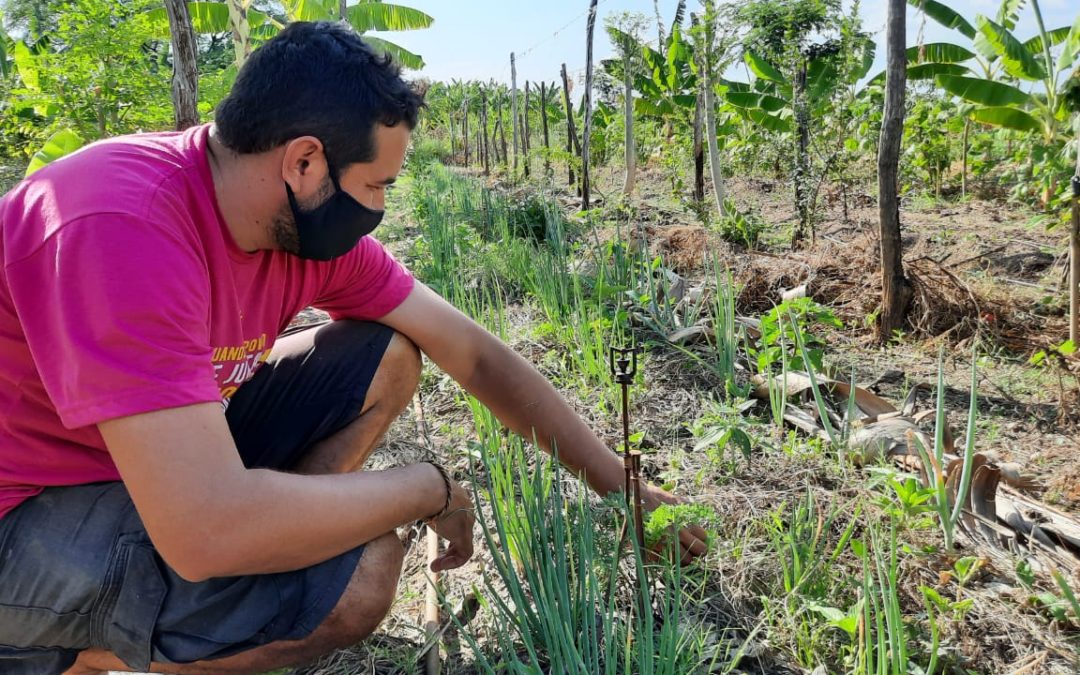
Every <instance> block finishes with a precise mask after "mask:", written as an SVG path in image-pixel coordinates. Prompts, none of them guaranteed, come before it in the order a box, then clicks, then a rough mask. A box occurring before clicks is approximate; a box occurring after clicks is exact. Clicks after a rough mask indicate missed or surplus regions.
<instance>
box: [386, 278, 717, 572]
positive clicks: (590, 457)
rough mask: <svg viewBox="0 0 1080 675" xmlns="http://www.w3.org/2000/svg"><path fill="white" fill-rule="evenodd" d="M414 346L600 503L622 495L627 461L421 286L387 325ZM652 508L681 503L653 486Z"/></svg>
mask: <svg viewBox="0 0 1080 675" xmlns="http://www.w3.org/2000/svg"><path fill="white" fill-rule="evenodd" d="M381 321H382V322H383V323H385V324H387V325H388V326H390V327H392V328H394V329H395V330H397V331H398V332H399V333H402V334H403V335H405V336H406V337H408V338H410V339H411V340H412V341H413V342H415V343H416V345H417V346H418V347H420V349H421V350H422V351H423V352H424V353H425V354H427V355H428V357H429V358H431V360H432V361H434V362H435V364H436V365H438V366H439V367H440V368H442V369H443V370H444V371H446V373H448V374H449V375H450V376H451V377H453V378H454V379H455V380H457V381H458V382H459V383H460V384H461V385H462V386H463V387H464V388H465V389H466V390H467V391H468V392H469V393H471V394H472V395H474V396H476V398H477V399H479V400H480V402H481V403H483V404H484V405H486V406H487V407H488V408H490V409H491V411H492V412H493V413H495V415H496V417H498V418H499V420H500V421H502V423H503V424H505V425H506V426H507V427H509V428H510V429H511V430H513V431H514V432H516V433H518V434H520V435H522V436H524V437H525V438H527V439H530V440H531V439H533V437H534V435H535V438H536V439H537V441H538V442H539V443H540V445H541V446H542V447H543V448H544V449H545V450H547V451H548V452H550V451H551V449H552V446H553V444H554V445H555V446H556V447H557V448H558V451H559V459H560V461H561V462H562V463H563V464H564V465H566V466H567V467H569V468H570V469H571V470H573V471H574V472H575V473H577V474H578V475H579V476H580V477H582V478H584V479H585V480H586V481H587V482H588V484H589V485H590V486H591V487H592V488H593V490H595V491H596V492H597V493H599V494H601V495H606V494H609V493H611V492H615V491H617V490H619V489H621V488H622V487H623V485H624V477H625V473H624V470H623V465H622V461H621V460H620V459H619V458H618V457H617V456H616V455H615V453H613V452H612V451H611V450H609V449H608V448H607V447H606V446H605V445H604V443H603V442H602V441H601V440H600V439H599V438H597V436H596V434H595V433H594V432H593V431H592V429H590V428H589V427H588V425H586V424H585V422H584V421H583V420H582V419H581V417H579V416H578V415H577V414H576V413H575V412H574V411H573V409H571V408H570V406H569V405H568V404H567V403H566V401H565V400H564V399H563V397H562V396H561V395H560V394H559V392H558V391H556V390H555V388H554V387H553V386H552V385H551V383H550V382H548V380H547V378H545V377H544V376H543V375H541V374H540V373H539V372H538V371H537V370H536V369H535V368H534V367H533V366H532V365H531V364H529V362H528V361H526V360H525V359H523V358H522V357H521V356H519V355H518V354H517V353H515V352H514V351H513V350H512V349H510V348H509V347H508V346H506V345H505V344H504V343H503V342H502V341H501V340H499V339H498V338H497V337H495V336H494V335H492V334H491V333H489V332H488V331H486V330H485V329H484V328H483V327H482V326H480V325H478V324H477V323H476V322H474V321H473V320H472V319H470V318H469V317H467V316H465V315H464V314H462V313H461V312H459V311H458V310H457V309H455V308H454V307H453V306H452V305H450V304H449V303H447V302H446V301H445V300H443V299H442V298H440V297H439V296H438V295H437V294H436V293H435V292H434V291H432V290H431V289H429V288H427V287H426V286H424V285H423V284H420V283H419V282H418V283H417V284H416V287H415V288H414V289H413V291H412V293H411V294H410V295H409V296H408V297H407V298H406V299H405V302H403V303H402V304H401V305H400V306H399V307H398V308H397V309H395V310H394V311H392V312H390V314H388V315H386V316H385V317H383V318H382V319H381ZM643 491H644V493H645V494H644V497H645V503H646V506H647V507H648V508H650V509H652V508H656V507H657V506H659V505H660V504H661V503H665V502H666V503H676V502H677V501H678V499H677V498H675V497H674V496H673V495H670V494H668V493H667V492H665V491H663V490H661V489H659V488H656V487H654V486H651V485H649V486H646V487H645V489H644V490H643ZM705 538H706V535H705V531H704V530H702V529H701V528H700V527H697V526H694V527H690V528H687V529H686V530H684V531H683V532H682V533H680V540H681V541H682V543H683V546H684V548H685V549H686V550H688V551H690V552H691V553H693V554H700V553H702V552H704V550H705V547H704V544H703V542H704V541H705Z"/></svg>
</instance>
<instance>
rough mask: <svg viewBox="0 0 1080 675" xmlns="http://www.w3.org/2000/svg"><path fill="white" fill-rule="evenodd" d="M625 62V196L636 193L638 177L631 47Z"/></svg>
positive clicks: (628, 48) (627, 48)
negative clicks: (635, 182)
mask: <svg viewBox="0 0 1080 675" xmlns="http://www.w3.org/2000/svg"><path fill="white" fill-rule="evenodd" d="M624 57H625V59H624V62H623V99H624V100H623V126H624V127H625V129H624V133H625V138H624V141H623V152H624V153H625V154H626V177H625V178H624V179H623V194H624V195H626V196H628V197H629V196H630V195H632V194H633V193H634V180H635V178H636V177H637V148H636V147H635V146H634V83H633V78H632V77H631V68H632V66H633V63H632V61H631V58H632V53H631V47H630V45H626V46H625V49H624Z"/></svg>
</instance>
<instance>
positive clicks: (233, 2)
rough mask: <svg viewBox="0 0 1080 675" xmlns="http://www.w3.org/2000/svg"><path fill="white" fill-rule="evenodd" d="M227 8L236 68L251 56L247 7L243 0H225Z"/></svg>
mask: <svg viewBox="0 0 1080 675" xmlns="http://www.w3.org/2000/svg"><path fill="white" fill-rule="evenodd" d="M225 4H226V6H227V7H228V8H229V32H231V33H232V37H233V50H234V51H235V52H236V67H237V68H239V67H240V66H242V65H244V61H247V57H249V56H251V27H250V25H249V24H248V18H247V7H246V6H245V5H244V2H243V0H225Z"/></svg>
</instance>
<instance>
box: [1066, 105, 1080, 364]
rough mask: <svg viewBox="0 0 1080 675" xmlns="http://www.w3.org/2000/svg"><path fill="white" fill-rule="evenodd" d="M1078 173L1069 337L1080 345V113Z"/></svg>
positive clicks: (1078, 122)
mask: <svg viewBox="0 0 1080 675" xmlns="http://www.w3.org/2000/svg"><path fill="white" fill-rule="evenodd" d="M1073 136H1074V138H1075V139H1076V144H1077V152H1076V173H1074V174H1073V177H1072V194H1073V198H1072V224H1071V227H1070V228H1069V339H1070V340H1072V343H1073V345H1080V113H1077V114H1076V116H1075V120H1074V124H1073Z"/></svg>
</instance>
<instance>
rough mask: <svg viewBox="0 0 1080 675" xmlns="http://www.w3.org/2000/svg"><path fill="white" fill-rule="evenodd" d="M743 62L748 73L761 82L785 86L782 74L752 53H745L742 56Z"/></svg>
mask: <svg viewBox="0 0 1080 675" xmlns="http://www.w3.org/2000/svg"><path fill="white" fill-rule="evenodd" d="M743 60H744V61H746V65H747V66H749V68H750V71H751V72H753V73H754V75H757V76H758V77H760V78H761V79H763V80H768V81H770V82H776V83H778V84H787V83H788V81H787V80H786V79H785V78H784V74H783V73H781V72H780V71H779V70H777V68H776V67H775V66H774V65H773V64H771V63H769V62H768V61H766V60H765V59H764V58H762V57H760V56H758V55H757V54H755V53H754V52H752V51H747V52H746V54H744V55H743Z"/></svg>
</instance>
